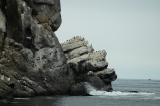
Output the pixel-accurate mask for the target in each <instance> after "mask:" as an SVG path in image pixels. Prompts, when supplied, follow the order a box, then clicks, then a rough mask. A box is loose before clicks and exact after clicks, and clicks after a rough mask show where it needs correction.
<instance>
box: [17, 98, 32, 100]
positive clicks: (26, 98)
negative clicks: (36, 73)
mask: <svg viewBox="0 0 160 106" xmlns="http://www.w3.org/2000/svg"><path fill="white" fill-rule="evenodd" d="M14 99H15V100H29V99H30V98H14Z"/></svg>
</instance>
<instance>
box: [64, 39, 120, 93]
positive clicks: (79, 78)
mask: <svg viewBox="0 0 160 106" xmlns="http://www.w3.org/2000/svg"><path fill="white" fill-rule="evenodd" d="M62 48H63V51H64V53H65V56H66V57H67V63H68V64H69V65H70V67H71V69H72V70H73V72H74V80H75V83H74V84H73V85H72V87H71V94H73V95H87V91H86V88H85V84H86V82H88V83H90V84H91V85H92V86H93V87H95V88H96V89H97V90H105V91H112V85H111V82H112V81H114V80H116V79H117V75H116V73H115V71H114V69H112V68H108V62H107V61H106V55H107V53H106V51H105V50H101V51H95V50H94V49H93V47H92V46H91V45H89V44H88V41H86V40H85V39H84V38H82V37H80V36H76V37H73V38H72V39H70V40H67V41H66V42H64V43H62Z"/></svg>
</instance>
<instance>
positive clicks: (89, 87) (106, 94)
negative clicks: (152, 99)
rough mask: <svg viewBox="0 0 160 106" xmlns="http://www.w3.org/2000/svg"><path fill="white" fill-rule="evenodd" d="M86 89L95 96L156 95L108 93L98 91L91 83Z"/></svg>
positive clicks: (146, 93)
mask: <svg viewBox="0 0 160 106" xmlns="http://www.w3.org/2000/svg"><path fill="white" fill-rule="evenodd" d="M85 87H86V89H87V92H88V94H89V95H93V96H129V95H146V96H148V95H154V93H148V92H121V91H112V92H107V91H102V90H97V89H95V88H94V87H93V86H91V85H90V84H89V83H86V84H85Z"/></svg>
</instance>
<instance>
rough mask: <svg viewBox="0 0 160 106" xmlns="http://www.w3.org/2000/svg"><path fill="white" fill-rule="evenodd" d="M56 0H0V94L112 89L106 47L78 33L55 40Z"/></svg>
mask: <svg viewBox="0 0 160 106" xmlns="http://www.w3.org/2000/svg"><path fill="white" fill-rule="evenodd" d="M60 11H61V9H60V0H0V98H5V97H9V96H16V97H27V96H36V95H54V94H71V95H87V92H86V87H85V84H86V82H88V83H90V84H91V85H92V86H94V87H95V88H97V89H100V90H106V91H111V90H112V86H111V82H112V81H114V80H115V79H116V77H117V76H116V74H115V71H114V70H113V69H110V68H108V62H107V61H106V58H105V57H106V52H105V51H104V50H102V51H94V49H93V48H92V46H88V42H87V41H86V40H85V39H84V38H81V37H74V38H72V39H71V40H69V41H67V42H65V43H63V44H62V45H61V44H60V43H59V41H58V39H57V37H56V35H55V33H54V32H55V31H56V30H57V29H58V28H59V26H60V25H61V14H60Z"/></svg>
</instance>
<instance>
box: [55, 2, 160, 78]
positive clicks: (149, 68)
mask: <svg viewBox="0 0 160 106" xmlns="http://www.w3.org/2000/svg"><path fill="white" fill-rule="evenodd" d="M61 8H62V25H61V27H60V28H59V30H58V31H57V32H56V34H57V37H58V38H59V40H60V42H63V41H65V40H67V39H70V38H71V37H73V36H76V35H80V36H84V37H85V38H86V39H87V40H89V42H90V43H92V45H93V47H94V48H95V49H97V50H101V49H105V50H106V51H107V53H108V55H107V60H108V62H109V66H110V67H113V68H115V70H116V72H117V75H118V78H130V79H149V78H151V79H160V0H61Z"/></svg>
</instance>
